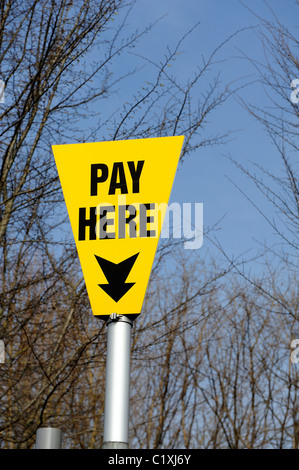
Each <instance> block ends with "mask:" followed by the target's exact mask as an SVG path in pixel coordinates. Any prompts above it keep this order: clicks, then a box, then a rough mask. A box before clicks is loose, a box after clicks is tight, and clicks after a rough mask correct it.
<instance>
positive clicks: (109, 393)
mask: <svg viewBox="0 0 299 470" xmlns="http://www.w3.org/2000/svg"><path fill="white" fill-rule="evenodd" d="M132 325H133V321H132V320H130V319H129V318H128V317H127V316H125V315H116V314H112V315H110V318H109V320H108V321H107V328H108V331H107V362H106V390H105V412H104V439H103V440H104V442H103V449H128V445H129V402H130V356H131V330H132Z"/></svg>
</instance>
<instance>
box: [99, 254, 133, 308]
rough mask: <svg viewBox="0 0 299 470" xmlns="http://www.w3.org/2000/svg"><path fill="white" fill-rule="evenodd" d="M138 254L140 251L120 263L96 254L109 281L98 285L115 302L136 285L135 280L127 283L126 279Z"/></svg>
mask: <svg viewBox="0 0 299 470" xmlns="http://www.w3.org/2000/svg"><path fill="white" fill-rule="evenodd" d="M138 255H139V253H136V255H133V256H131V257H130V258H127V259H125V260H124V261H121V262H120V263H112V261H108V260H107V259H105V258H101V257H100V256H97V255H95V257H96V260H97V262H98V263H99V265H100V267H101V269H102V271H103V273H104V275H105V277H106V279H107V281H108V284H98V285H99V286H100V287H101V288H102V289H103V290H104V291H105V292H106V294H108V295H109V297H111V298H112V299H113V300H114V302H118V301H119V300H120V299H121V298H122V297H123V296H124V295H125V294H126V293H127V292H128V290H130V289H131V287H133V286H134V284H135V282H127V283H126V282H125V281H126V279H127V277H128V275H129V273H130V271H131V269H132V267H133V264H134V263H135V261H136V259H137V256H138Z"/></svg>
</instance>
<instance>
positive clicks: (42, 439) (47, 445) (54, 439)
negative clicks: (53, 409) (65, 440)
mask: <svg viewBox="0 0 299 470" xmlns="http://www.w3.org/2000/svg"><path fill="white" fill-rule="evenodd" d="M61 444H62V432H61V430H60V429H58V428H39V429H38V430H37V431H36V443H35V448H36V449H61Z"/></svg>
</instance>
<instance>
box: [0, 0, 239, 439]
mask: <svg viewBox="0 0 299 470" xmlns="http://www.w3.org/2000/svg"><path fill="white" fill-rule="evenodd" d="M133 6H134V2H131V1H129V2H125V1H123V0H102V1H100V2H99V1H97V2H96V1H94V0H80V1H76V2H75V1H72V0H59V1H57V0H42V1H39V0H30V1H28V2H26V3H24V2H21V1H19V0H14V1H11V0H3V1H1V3H0V51H1V52H0V77H1V79H2V80H3V81H4V84H5V103H2V102H1V104H0V106H1V108H0V121H1V127H0V152H1V170H0V172H1V179H0V245H1V247H0V249H1V260H0V267H1V296H0V337H1V339H3V340H4V342H5V347H6V364H5V365H4V366H3V367H2V369H1V385H0V396H1V419H0V436H1V444H0V445H1V446H2V447H11V448H17V447H20V448H26V447H31V446H32V445H33V442H34V436H35V432H36V429H37V427H38V426H41V425H44V424H52V425H54V424H55V425H61V427H62V428H63V429H65V428H68V430H69V433H68V434H67V438H66V439H67V443H68V444H67V445H68V446H70V447H72V446H74V447H76V446H77V447H78V446H79V447H100V446H101V432H100V429H101V426H102V422H101V420H102V415H101V413H102V410H103V392H102V390H103V378H104V373H103V367H104V363H105V348H104V344H105V343H104V335H103V333H104V329H103V325H99V321H98V319H95V318H92V315H91V312H90V306H89V302H88V299H87V295H86V290H85V284H84V280H83V279H82V275H81V270H80V267H79V263H78V259H77V255H76V251H75V247H74V243H73V240H72V237H71V235H70V229H69V224H68V223H67V222H66V210H65V205H64V201H63V197H62V192H61V188H60V185H59V182H58V177H57V172H56V168H55V164H54V159H53V155H52V152H51V145H52V144H54V143H55V144H59V143H69V142H70V141H72V142H86V141H88V140H99V141H100V140H108V139H110V140H113V139H114V140H115V139H127V138H140V137H152V136H161V135H176V134H185V136H186V139H185V145H184V149H183V153H182V156H183V157H184V156H187V155H188V153H190V152H191V151H192V150H195V149H196V148H199V147H200V146H205V145H212V144H217V143H221V142H223V141H224V140H225V137H226V132H224V133H223V135H219V136H215V135H210V136H208V134H207V131H206V127H207V124H208V116H210V114H211V113H212V112H213V111H214V110H215V109H217V107H218V106H219V105H221V104H223V103H224V102H225V100H226V99H228V98H229V97H230V95H231V92H232V90H231V88H230V86H228V85H227V86H222V85H221V83H220V80H219V78H218V73H217V72H216V74H215V76H216V78H215V80H214V82H212V83H210V84H208V85H207V84H206V83H205V79H206V74H207V73H208V72H209V73H210V70H211V68H212V67H213V66H216V57H217V52H218V51H219V48H220V46H219V48H217V49H216V50H215V51H213V52H212V53H211V54H210V56H209V57H207V58H206V59H205V60H203V62H202V63H201V64H199V67H198V68H197V69H196V72H195V73H194V76H193V78H192V79H190V80H189V81H187V82H186V83H182V82H181V81H180V80H179V79H178V78H177V76H176V75H175V73H173V75H171V74H170V73H169V70H170V68H169V67H168V65H174V63H175V60H179V57H180V53H181V52H182V51H181V49H182V44H183V41H184V40H185V39H186V36H185V37H183V38H181V39H180V40H179V41H178V43H177V45H176V46H174V48H173V50H170V49H169V48H166V50H165V54H164V57H163V58H161V59H160V61H159V59H157V60H156V61H153V60H152V59H151V60H149V59H148V58H145V57H141V56H142V54H138V57H139V58H138V60H141V59H142V60H143V62H144V63H146V64H147V65H148V66H149V67H151V74H150V75H149V76H148V77H147V81H146V83H142V85H141V86H140V88H139V89H137V90H136V93H135V95H134V96H131V97H127V96H125V97H124V96H122V101H121V102H120V103H118V106H117V107H116V109H115V110H111V112H110V111H109V115H107V114H104V115H103V113H102V114H101V112H100V111H99V110H101V109H102V108H101V104H102V103H104V102H105V100H109V99H111V97H112V95H113V93H114V92H116V91H117V87H119V86H121V84H122V83H123V82H122V79H124V78H126V79H127V78H128V79H130V78H132V79H133V80H134V71H135V70H134V67H133V70H130V69H129V70H126V71H124V73H123V75H122V76H114V74H113V73H112V66H113V64H114V63H115V61H117V60H118V57H119V56H120V55H122V54H125V53H126V52H127V51H132V49H133V48H135V46H136V45H137V44H138V39H139V38H140V37H142V36H143V35H144V34H146V33H149V34H150V33H151V30H152V27H153V25H149V27H148V28H146V29H145V30H143V31H141V32H139V31H134V32H133V33H132V32H131V33H128V32H127V29H126V28H127V23H128V21H129V15H130V12H131V8H132V7H133ZM191 33H192V30H191V31H190V32H189V33H187V35H188V34H191ZM224 44H225V43H224ZM135 57H136V60H137V53H136V56H135ZM171 70H172V69H171ZM199 83H201V84H204V85H203V89H205V90H206V91H203V93H202V95H201V98H200V99H199V100H193V98H192V94H193V91H194V89H195V88H196V87H197V86H198V84H199ZM164 248H166V250H165V249H164V250H162V251H161V252H160V255H161V257H163V254H164V253H165V252H167V246H166V247H164ZM159 259H160V258H159ZM171 337H172V336H171V332H169V351H170V352H171V350H172V343H171ZM170 352H169V354H170ZM167 373H168V371H167V368H166V369H165V374H166V375H165V380H166V378H167ZM186 377H187V376H186ZM86 390H88V392H86ZM99 390H101V394H100V398H99ZM186 393H187V392H186ZM186 396H187V395H186ZM165 406H166V404H165ZM184 406H185V405H184ZM185 413H186V412H185ZM54 421H55V423H54ZM160 427H161V429H162V428H163V426H162V424H161V426H160ZM187 434H188V433H187V431H186V436H185V440H186V442H187V441H188V439H189V437H188V436H187ZM155 436H156V437H155V442H156V443H157V445H160V444H161V443H162V442H163V441H164V434H163V432H162V431H161V432H160V431H159V432H158V431H155Z"/></svg>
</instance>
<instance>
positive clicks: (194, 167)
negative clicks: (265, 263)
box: [119, 0, 298, 256]
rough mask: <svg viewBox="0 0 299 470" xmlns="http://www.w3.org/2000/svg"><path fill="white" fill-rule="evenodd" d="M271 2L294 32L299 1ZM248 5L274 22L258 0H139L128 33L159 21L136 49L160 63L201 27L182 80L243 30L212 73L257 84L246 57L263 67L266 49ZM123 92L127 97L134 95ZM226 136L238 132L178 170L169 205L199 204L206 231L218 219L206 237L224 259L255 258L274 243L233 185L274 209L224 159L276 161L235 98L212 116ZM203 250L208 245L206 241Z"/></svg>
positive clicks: (254, 96) (246, 94)
mask: <svg viewBox="0 0 299 470" xmlns="http://www.w3.org/2000/svg"><path fill="white" fill-rule="evenodd" d="M270 3H271V8H272V9H273V10H274V11H275V13H276V14H277V16H278V17H279V19H280V21H281V22H282V23H284V24H286V25H288V26H289V27H290V28H291V29H292V30H295V28H296V18H297V16H296V14H298V8H296V2H295V1H290V0H288V1H286V2H282V1H280V0H274V1H271V2H270ZM245 5H248V6H249V7H250V8H251V9H252V10H253V11H255V12H256V13H257V14H259V15H261V16H263V17H265V18H267V19H270V18H271V12H270V10H269V8H268V7H267V4H266V3H265V2H263V1H262V0H251V1H250V2H249V1H247V2H246V1H245V2H244V3H243V4H242V3H241V2H240V1H238V0H227V1H226V2H224V1H223V0H213V1H208V0H184V1H183V0H150V1H149V0H138V1H137V2H136V5H135V8H134V10H133V12H132V15H131V18H130V20H129V22H130V24H131V25H132V28H135V27H136V28H139V29H142V27H144V26H145V25H147V24H148V23H150V22H152V21H155V20H156V19H157V18H160V17H161V20H160V21H159V22H158V24H157V25H156V26H155V28H154V30H153V31H152V32H151V33H150V34H149V35H148V36H146V37H145V38H143V39H142V42H141V43H140V45H139V49H138V51H140V50H142V53H143V54H144V55H145V56H146V57H149V58H152V59H155V60H157V58H158V57H159V54H160V56H161V58H163V48H164V49H165V48H166V46H167V45H169V46H170V47H172V46H174V45H175V44H176V42H177V40H178V39H179V38H180V37H181V36H182V35H183V34H184V33H185V32H186V31H187V30H189V29H190V28H191V27H192V26H193V25H194V24H195V23H196V22H198V21H200V25H199V27H198V28H197V29H196V30H195V31H194V32H193V33H192V34H191V35H190V37H189V38H188V39H187V41H186V42H185V44H184V48H183V49H184V54H183V55H182V56H180V58H179V67H177V68H176V73H177V74H179V76H180V77H181V78H182V79H187V78H188V77H190V76H192V75H193V71H194V70H195V69H196V67H197V64H199V63H200V60H201V56H202V55H203V56H205V57H208V55H209V54H210V53H211V52H212V51H213V49H214V48H215V47H217V46H218V45H219V44H220V43H221V42H223V41H224V40H225V39H226V38H228V37H229V36H230V35H232V34H233V33H235V32H236V31H237V30H240V29H243V28H248V29H246V30H244V31H243V32H240V33H239V34H238V35H237V36H236V37H234V38H233V39H232V40H231V41H230V42H229V43H227V44H226V45H225V46H224V47H223V49H221V51H220V52H219V54H218V55H217V58H218V59H219V63H218V64H217V65H216V66H215V67H214V72H215V73H217V72H220V73H221V78H222V82H223V84H225V83H227V82H230V81H232V80H236V79H239V80H240V82H239V83H240V84H241V83H246V82H249V81H254V80H256V78H257V74H256V71H255V70H254V68H253V66H252V64H250V62H249V61H248V60H246V59H245V56H244V55H243V54H245V55H247V56H248V57H252V58H254V59H257V60H260V61H261V62H263V61H264V56H263V50H262V47H261V44H260V42H259V40H258V38H257V35H256V33H255V30H254V26H256V25H257V24H258V23H259V20H258V18H256V17H255V16H254V15H253V14H252V13H251V12H250V11H249V10H248V9H247V8H246V6H245ZM164 15H165V16H164ZM127 60H129V61H132V62H131V63H130V65H134V60H135V61H136V63H138V59H137V58H134V56H131V59H127ZM119 64H121V62H120V63H119ZM127 65H129V64H127ZM120 66H121V65H120ZM294 78H296V77H294ZM137 79H138V76H137ZM131 86H132V82H131V84H130V87H131ZM207 86H208V83H207ZM128 91H129V92H130V91H131V92H132V90H131V89H130V90H128ZM122 92H125V90H122ZM200 92H201V90H200V89H199V90H198V93H200ZM290 92H291V89H290ZM240 95H242V98H246V99H248V101H252V102H253V103H258V104H260V105H261V104H263V103H265V106H267V104H268V102H267V97H266V93H265V90H263V89H262V88H261V87H260V86H259V85H257V84H255V83H253V84H252V85H250V86H248V87H246V88H245V89H243V90H242V91H240ZM228 130H238V132H236V133H235V134H233V140H231V141H230V142H228V143H227V144H225V145H223V146H215V147H210V148H209V147H205V148H202V149H200V150H198V151H196V152H195V153H194V154H192V155H191V156H190V157H189V158H187V159H186V160H185V161H184V162H183V164H181V165H180V166H179V168H178V171H177V175H176V178H175V182H174V186H173V191H172V196H171V201H177V202H202V203H203V204H204V227H205V229H207V227H211V226H213V225H214V224H215V223H216V222H218V221H219V220H220V219H221V222H219V225H218V228H219V230H218V231H217V232H213V233H211V234H210V235H211V237H212V238H215V237H216V238H217V240H218V241H219V242H220V244H221V245H222V247H223V248H224V249H225V250H227V253H228V254H229V255H232V256H239V255H240V254H241V253H243V252H246V251H248V250H251V251H250V254H253V253H255V250H256V249H257V248H258V244H257V241H258V242H261V243H264V242H266V243H268V244H270V245H271V244H273V243H274V242H275V240H274V238H273V233H272V229H271V228H270V227H269V226H268V224H267V223H266V222H265V220H264V219H263V217H262V216H261V215H260V214H258V212H257V210H256V209H255V208H254V207H253V206H252V205H251V204H250V202H249V201H248V200H247V199H246V197H244V196H242V194H241V193H240V192H239V191H238V190H237V189H236V187H235V186H234V184H233V183H235V184H237V185H238V186H239V187H241V188H242V190H243V191H244V192H245V193H246V194H247V195H248V196H249V197H252V198H253V200H254V202H255V203H256V204H257V205H258V206H259V207H260V208H261V209H262V210H265V211H267V214H269V210H270V209H271V208H270V207H269V206H267V205H266V203H265V200H264V199H263V198H262V197H261V196H260V195H259V194H258V192H257V191H256V190H255V188H254V187H253V185H251V184H249V181H248V180H247V178H245V177H244V175H242V174H241V173H240V171H239V170H237V169H236V168H235V167H234V165H233V164H232V163H231V162H230V161H229V160H228V159H227V158H226V157H227V156H228V155H230V156H231V157H232V158H233V159H236V160H237V161H238V162H240V163H241V164H242V165H244V166H247V167H249V168H252V164H251V163H250V162H256V163H259V164H262V165H263V166H264V167H265V168H266V169H268V170H270V171H277V172H279V168H280V166H279V165H280V162H279V158H278V155H277V153H276V152H275V151H274V149H273V146H272V144H271V143H270V141H269V138H268V137H267V135H266V134H265V132H264V130H263V129H262V127H261V126H260V125H259V124H258V123H257V122H255V121H254V119H253V118H252V117H250V116H249V114H248V113H247V111H245V110H244V109H243V108H242V107H241V106H240V104H239V103H238V102H237V101H236V100H235V99H234V98H231V99H230V100H229V101H227V102H226V103H225V104H224V105H223V106H222V107H221V108H217V109H216V110H215V111H214V113H213V114H212V115H211V117H210V124H209V128H208V132H209V133H211V134H212V133H214V132H215V133H223V132H226V131H228ZM230 180H231V181H232V182H233V183H232V182H231V181H230ZM204 246H205V247H208V246H209V247H212V245H211V244H210V242H209V240H208V239H207V238H205V237H204Z"/></svg>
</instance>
